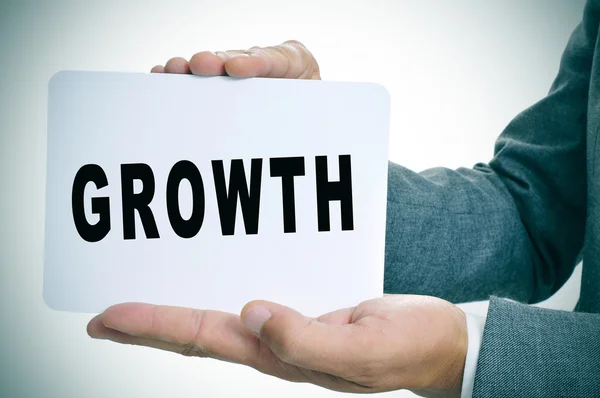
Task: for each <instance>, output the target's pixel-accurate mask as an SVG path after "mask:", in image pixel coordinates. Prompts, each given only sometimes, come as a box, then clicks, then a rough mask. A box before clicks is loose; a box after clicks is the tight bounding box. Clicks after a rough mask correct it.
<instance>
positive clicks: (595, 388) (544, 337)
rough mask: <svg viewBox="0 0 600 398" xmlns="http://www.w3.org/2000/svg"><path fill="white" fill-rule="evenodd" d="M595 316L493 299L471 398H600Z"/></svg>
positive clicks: (599, 331)
mask: <svg viewBox="0 0 600 398" xmlns="http://www.w3.org/2000/svg"><path fill="white" fill-rule="evenodd" d="M598 336H600V314H587V313H576V312H565V311H556V310H548V309H544V308H536V307H532V306H528V305H523V304H519V303H515V302H510V301H508V300H501V299H498V298H492V300H491V302H490V308H489V312H488V319H487V322H486V325H485V329H484V332H483V340H482V343H481V351H480V353H479V361H478V363H477V371H476V374H475V384H474V388H473V397H516V398H518V397H538V396H543V397H549V396H556V397H592V396H598V394H600V364H599V362H598V358H600V339H598Z"/></svg>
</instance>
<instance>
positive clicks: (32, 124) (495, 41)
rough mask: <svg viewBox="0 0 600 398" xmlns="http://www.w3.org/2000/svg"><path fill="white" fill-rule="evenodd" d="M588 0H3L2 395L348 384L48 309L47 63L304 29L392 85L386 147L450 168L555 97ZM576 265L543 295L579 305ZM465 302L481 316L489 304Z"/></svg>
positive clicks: (129, 63)
mask: <svg viewBox="0 0 600 398" xmlns="http://www.w3.org/2000/svg"><path fill="white" fill-rule="evenodd" d="M583 5H584V1H583V0H503V1H482V0H455V1H444V0H438V1H434V0H419V1H417V0H414V1H394V0H389V1H384V0H375V1H374V0H369V1H366V0H360V1H359V0H357V1H269V0H261V1H242V0H226V1H225V0H224V1H205V0H197V1H187V2H177V1H173V2H167V1H160V2H159V1H144V2H142V1H139V2H134V1H129V2H127V1H104V2H99V1H98V2H91V1H80V2H76V1H70V2H67V1H14V2H10V1H8V2H7V1H2V2H0V37H1V38H2V44H1V51H0V133H1V135H0V165H1V168H0V170H1V171H0V187H1V188H0V189H1V191H0V192H1V196H0V228H1V230H0V231H1V232H0V234H1V235H0V238H1V239H0V267H1V272H2V274H1V277H0V311H1V313H0V314H1V318H0V319H2V325H1V326H2V331H1V333H2V336H1V339H0V352H1V353H2V354H1V359H0V360H1V362H2V363H1V366H2V369H1V372H0V396H2V397H61V398H69V397H102V398H105V397H123V396H127V397H147V398H149V397H165V396H166V397H197V396H202V397H229V396H280V395H283V396H288V397H304V396H311V397H334V396H339V394H338V393H335V392H331V391H328V390H324V389H321V388H318V387H314V386H311V385H300V384H292V383H288V382H284V381H281V380H277V379H275V378H272V377H269V376H265V375H263V374H260V373H258V372H256V371H254V370H253V369H248V368H244V367H241V366H238V365H233V364H228V363H219V362H217V361H213V360H208V359H197V358H184V357H179V356H177V355H174V354H170V353H164V352H159V351H153V350H150V349H147V348H140V347H130V346H119V345H116V344H111V343H109V342H105V341H94V340H92V339H90V338H89V337H88V336H87V334H86V332H85V326H86V324H87V322H88V320H89V319H90V316H89V315H80V314H69V313H61V312H55V311H52V310H50V309H48V308H47V307H45V305H44V303H43V300H42V258H43V242H44V236H43V223H44V192H45V161H46V155H45V150H46V105H47V102H46V100H47V98H46V95H47V82H48V79H49V78H50V76H51V75H52V74H53V73H55V72H56V71H59V70H63V69H82V70H111V71H135V72H145V71H149V69H150V68H151V67H152V66H154V65H155V64H160V63H163V64H164V62H166V61H167V60H168V59H169V58H170V57H172V56H184V57H190V56H191V55H192V54H194V53H195V52H197V51H201V50H227V49H238V48H247V47H250V46H254V45H260V46H264V45H272V44H278V43H280V42H283V41H285V40H288V39H297V40H300V41H302V42H303V43H305V44H306V46H307V47H308V48H309V49H310V50H311V51H312V52H313V54H314V55H315V57H316V58H317V59H318V61H319V63H320V66H321V70H322V76H323V78H324V79H329V80H338V81H371V82H378V83H381V84H383V85H384V86H386V87H387V88H388V90H389V91H390V93H391V97H392V122H391V147H390V159H391V160H393V161H395V162H399V163H402V164H403V165H405V166H407V167H409V168H412V169H414V170H423V169H425V168H428V167H432V166H447V167H451V168H456V167H459V166H471V165H473V164H475V163H477V162H480V161H487V160H489V159H490V157H491V156H492V152H493V143H494V140H495V138H496V137H497V135H498V134H499V133H500V132H501V131H502V129H503V128H504V127H505V126H506V124H507V123H508V122H509V121H510V119H511V118H512V117H514V116H515V115H516V114H517V113H518V112H520V111H521V110H523V109H525V108H526V107H528V106H529V105H531V104H533V103H534V102H536V101H537V100H539V99H540V98H542V97H543V96H544V95H545V94H546V92H547V91H548V89H549V87H550V84H551V82H552V80H553V78H554V76H555V74H556V72H557V69H558V65H559V59H560V55H561V53H562V50H563V49H564V46H565V44H566V42H567V40H568V37H569V35H570V33H571V31H572V30H573V28H574V27H575V26H576V24H577V23H578V22H579V20H580V18H581V14H582V9H583ZM168 133H169V132H168V131H165V134H168ZM368 133H369V132H368V131H365V134H368ZM579 276H580V272H579V268H578V269H577V270H576V272H575V273H574V277H573V278H572V279H571V280H570V281H569V283H568V284H567V285H565V287H564V288H563V289H562V290H561V291H560V292H559V294H558V295H556V296H554V297H553V298H552V299H551V300H549V301H547V302H545V303H543V305H546V306H550V307H553V308H564V309H571V308H573V305H574V304H575V302H576V300H577V292H578V289H579ZM223 294H227V291H226V289H225V288H224V290H223ZM463 308H465V309H466V310H468V311H471V312H474V313H480V314H485V311H486V303H475V304H468V305H465V306H464V307H463ZM408 395H410V394H409V393H408V392H392V393H388V394H387V396H389V397H397V396H408Z"/></svg>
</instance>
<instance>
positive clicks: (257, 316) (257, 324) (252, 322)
mask: <svg viewBox="0 0 600 398" xmlns="http://www.w3.org/2000/svg"><path fill="white" fill-rule="evenodd" d="M269 318H271V312H269V310H268V309H266V308H265V307H263V306H260V305H257V306H255V307H252V308H250V310H249V311H248V312H247V313H246V316H245V317H244V326H246V327H247V328H248V329H250V330H252V331H253V332H254V333H256V334H257V335H259V334H260V329H261V328H262V326H263V324H264V323H265V322H266V321H267V320H268V319H269Z"/></svg>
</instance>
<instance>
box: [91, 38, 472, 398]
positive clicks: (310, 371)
mask: <svg viewBox="0 0 600 398" xmlns="http://www.w3.org/2000/svg"><path fill="white" fill-rule="evenodd" d="M151 72H153V73H185V74H195V75H202V76H220V75H228V76H234V77H240V78H243V77H270V78H288V79H313V80H320V78H321V76H320V71H319V65H318V64H317V61H316V60H315V58H314V57H313V56H312V54H311V53H310V52H309V51H308V50H307V49H306V47H305V46H304V45H302V44H301V43H299V42H297V41H287V42H285V43H283V44H281V45H278V46H272V47H264V48H260V47H252V48H250V49H248V50H230V51H217V52H216V53H212V52H208V51H203V52H199V53H197V54H194V56H192V57H191V58H190V60H189V61H188V60H186V59H185V58H181V57H176V58H171V59H170V60H169V61H168V62H167V63H166V64H165V65H164V66H162V65H157V66H155V67H154V68H152V71H151ZM87 331H88V334H89V335H90V336H91V337H93V338H96V339H106V340H111V341H114V342H117V343H122V344H133V345H140V346H147V347H151V348H156V349H160V350H166V351H171V352H175V353H179V354H182V355H185V356H196V357H204V358H214V359H218V360H222V361H228V362H234V363H239V364H243V365H247V366H251V367H253V368H255V369H257V370H259V371H260V372H263V373H266V374H269V375H272V376H276V377H279V378H282V379H285V380H289V381H293V382H308V383H313V384H316V385H319V386H322V387H325V388H328V389H332V390H336V391H343V392H354V393H374V392H383V391H393V390H399V389H410V390H412V391H413V392H415V393H417V394H419V395H423V396H427V397H438V396H444V397H447V396H450V397H459V396H460V389H461V384H462V377H463V372H464V364H465V357H466V353H467V328H466V319H465V314H464V313H463V312H462V311H461V310H460V309H459V308H458V307H456V306H455V305H453V304H451V303H449V302H447V301H444V300H441V299H439V298H435V297H428V296H413V295H385V296H384V297H381V298H377V299H373V300H368V301H364V302H362V303H360V304H359V305H357V306H356V307H352V308H345V309H341V310H338V311H334V312H331V313H328V314H324V315H321V316H320V317H318V318H309V317H306V316H304V315H302V314H300V313H298V312H297V311H295V310H293V309H291V308H288V307H285V306H282V305H279V304H276V303H272V302H268V301H252V302H250V303H248V304H246V306H244V308H243V309H242V311H241V315H239V316H238V315H235V314H229V313H225V312H219V311H210V310H198V309H191V308H181V307H168V306H156V305H150V304H143V303H125V304H118V305H115V306H112V307H110V308H108V309H107V310H106V311H104V312H103V313H102V314H100V315H98V316H96V317H95V318H93V319H92V320H91V321H90V323H89V324H88V328H87Z"/></svg>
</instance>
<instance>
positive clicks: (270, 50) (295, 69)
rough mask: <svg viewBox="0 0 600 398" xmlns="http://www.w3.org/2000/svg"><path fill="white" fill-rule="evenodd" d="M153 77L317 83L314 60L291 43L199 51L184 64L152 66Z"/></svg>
mask: <svg viewBox="0 0 600 398" xmlns="http://www.w3.org/2000/svg"><path fill="white" fill-rule="evenodd" d="M152 72H153V73H183V74H186V73H191V74H194V75H202V76H222V75H228V76H232V77H272V78H286V79H311V80H320V79H321V74H320V71H319V65H318V64H317V60H316V59H315V58H314V57H313V56H312V54H311V53H310V51H308V50H307V49H306V47H305V46H304V45H303V44H302V43H300V42H297V41H295V40H288V41H286V42H285V43H282V44H280V45H278V46H271V47H252V48H250V49H248V50H229V51H217V52H216V53H212V52H210V51H202V52H199V53H196V54H194V56H193V57H192V58H191V59H190V61H189V62H188V61H187V60H186V59H185V58H181V57H175V58H171V59H170V60H169V61H168V62H167V63H166V64H165V66H162V65H156V66H155V67H154V68H152Z"/></svg>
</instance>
